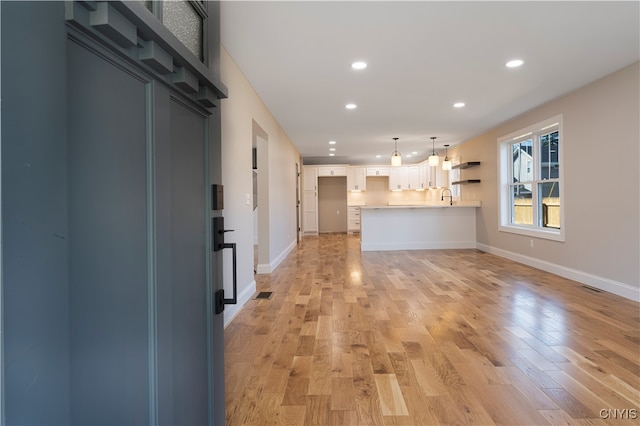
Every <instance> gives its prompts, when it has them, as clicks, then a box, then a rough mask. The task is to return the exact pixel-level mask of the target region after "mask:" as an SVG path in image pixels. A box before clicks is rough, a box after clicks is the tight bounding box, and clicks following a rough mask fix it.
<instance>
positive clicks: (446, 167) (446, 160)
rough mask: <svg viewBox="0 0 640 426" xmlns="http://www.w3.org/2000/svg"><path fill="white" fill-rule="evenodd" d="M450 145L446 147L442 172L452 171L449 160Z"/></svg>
mask: <svg viewBox="0 0 640 426" xmlns="http://www.w3.org/2000/svg"><path fill="white" fill-rule="evenodd" d="M448 148H449V144H447V145H445V146H444V150H445V151H444V161H443V162H442V170H451V160H449V157H448V154H449V149H448Z"/></svg>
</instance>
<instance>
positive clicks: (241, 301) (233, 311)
mask: <svg viewBox="0 0 640 426" xmlns="http://www.w3.org/2000/svg"><path fill="white" fill-rule="evenodd" d="M255 292H256V281H255V280H253V281H251V283H250V284H249V285H248V286H247V287H246V288H245V289H244V290H243V291H242V293H240V294H239V295H238V303H237V304H235V305H225V307H224V326H225V328H226V327H227V325H229V324H230V323H231V321H232V320H233V319H234V318H235V316H236V315H238V312H240V309H242V307H243V306H244V305H245V303H247V302H248V301H249V299H251V296H253V295H254V294H255Z"/></svg>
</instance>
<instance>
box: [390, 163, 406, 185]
mask: <svg viewBox="0 0 640 426" xmlns="http://www.w3.org/2000/svg"><path fill="white" fill-rule="evenodd" d="M404 189H409V168H408V167H407V166H399V167H391V169H390V170H389V190H391V191H402V190H404Z"/></svg>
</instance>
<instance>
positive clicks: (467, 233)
mask: <svg viewBox="0 0 640 426" xmlns="http://www.w3.org/2000/svg"><path fill="white" fill-rule="evenodd" d="M478 207H480V203H479V202H474V203H465V204H454V205H452V206H451V205H449V204H437V205H411V206H362V207H360V219H361V231H360V248H361V250H362V251H379V250H421V249H463V248H475V247H476V209H477V208H478Z"/></svg>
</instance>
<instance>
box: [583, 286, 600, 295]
mask: <svg viewBox="0 0 640 426" xmlns="http://www.w3.org/2000/svg"><path fill="white" fill-rule="evenodd" d="M582 287H583V288H586V289H587V290H591V291H593V292H594V293H602V290H600V289H599V288H595V287H591V286H588V285H583V286H582Z"/></svg>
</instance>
